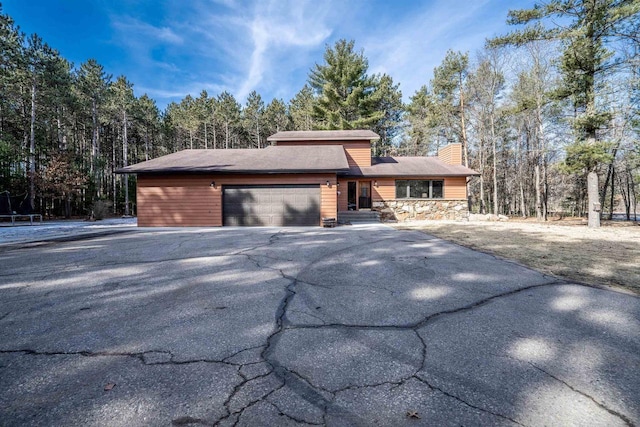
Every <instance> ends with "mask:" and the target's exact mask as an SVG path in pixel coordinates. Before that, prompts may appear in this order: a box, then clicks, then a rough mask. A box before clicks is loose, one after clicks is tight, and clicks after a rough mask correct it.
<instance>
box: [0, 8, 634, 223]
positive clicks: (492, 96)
mask: <svg viewBox="0 0 640 427" xmlns="http://www.w3.org/2000/svg"><path fill="white" fill-rule="evenodd" d="M560 21H561V22H562V27H561V26H559V25H557V24H554V22H560ZM508 22H509V23H510V24H513V25H514V28H515V30H514V31H513V32H511V33H509V34H506V35H503V36H499V37H496V38H494V39H491V40H488V41H487V43H486V46H485V48H484V49H482V50H481V51H480V52H475V53H473V54H470V53H468V52H455V51H449V52H448V53H447V55H446V57H445V58H444V60H443V61H442V63H441V64H440V65H439V66H438V67H436V68H435V70H434V73H433V78H432V79H431V80H430V81H428V82H427V81H426V80H425V85H424V86H423V87H422V88H420V89H419V90H418V91H416V93H414V94H413V95H411V96H410V101H409V102H408V103H407V104H404V103H403V101H402V93H401V92H400V85H399V83H398V82H394V81H393V79H392V78H391V76H388V75H386V74H370V73H369V70H368V68H369V64H368V60H367V58H366V56H365V53H364V51H362V50H358V49H357V48H356V46H355V42H354V41H347V40H339V41H338V42H336V43H335V44H334V45H332V46H327V47H326V50H325V53H324V58H322V61H321V62H319V63H316V64H315V65H313V66H312V67H311V68H310V71H309V77H308V82H307V84H306V85H304V86H303V87H302V88H301V89H300V91H299V92H298V93H297V94H296V95H295V96H294V97H293V98H292V99H291V100H289V101H288V102H287V101H285V100H282V99H273V100H271V101H269V102H267V100H264V99H263V98H262V96H260V94H259V93H257V92H255V91H254V92H252V93H250V94H249V96H248V97H247V99H246V100H238V99H236V98H235V97H234V96H233V95H232V94H231V93H229V92H226V91H225V92H223V93H220V94H209V93H207V92H206V91H204V90H203V91H202V92H201V93H200V94H199V95H198V96H197V97H195V98H194V97H193V96H191V95H186V96H185V97H184V99H182V100H181V101H180V102H179V103H171V104H169V105H168V106H167V108H166V109H165V110H164V111H160V110H159V109H158V107H157V105H156V103H155V101H154V100H153V99H151V98H150V97H149V96H147V95H142V96H140V97H136V96H135V95H134V92H133V83H132V82H130V81H128V80H127V78H126V77H125V76H119V77H117V78H114V77H113V76H112V75H110V74H109V73H108V72H107V71H105V69H104V67H103V66H102V65H100V64H99V63H98V62H97V61H96V60H94V59H88V60H87V61H86V62H84V63H82V64H80V65H75V64H71V63H70V62H69V61H67V60H66V59H65V58H63V57H62V56H61V55H60V53H59V52H57V51H56V50H55V49H54V48H52V47H50V46H49V45H47V43H46V42H45V41H43V40H42V39H41V38H40V37H38V36H37V35H35V34H33V35H25V34H23V33H22V32H21V31H20V29H19V27H18V26H17V25H16V23H14V22H13V20H12V19H11V17H9V16H7V15H4V14H2V11H1V10H0V191H4V190H8V191H10V192H11V194H12V195H16V196H22V197H26V198H27V199H30V201H31V204H32V206H33V207H34V208H35V210H36V211H39V212H41V213H43V214H45V215H47V216H49V217H51V216H65V217H69V216H72V215H80V216H89V215H90V214H91V211H92V208H93V206H94V205H95V204H96V202H100V203H102V204H103V205H104V204H105V203H108V204H109V205H110V206H111V211H112V212H113V213H114V214H115V213H117V214H129V213H130V212H135V185H134V184H135V183H134V182H133V181H134V180H135V178H133V177H130V178H127V177H126V176H121V175H116V174H114V173H113V171H114V170H116V169H118V168H120V167H122V166H126V165H127V164H132V163H136V162H140V161H143V160H148V159H151V158H154V157H158V156H161V155H164V154H168V153H172V152H175V151H178V150H183V149H191V148H200V149H212V150H213V149H227V148H255V149H260V148H264V147H265V146H266V145H267V142H266V138H267V137H268V136H269V135H271V134H273V133H275V132H277V131H281V130H313V129H356V128H357V129H371V130H373V131H374V132H376V133H378V134H379V135H380V136H381V140H380V141H379V142H378V143H377V144H376V145H375V147H374V154H375V155H411V156H424V155H433V154H435V153H436V152H437V150H438V148H439V147H441V146H443V145H446V144H448V143H450V142H459V143H461V144H462V146H463V162H464V164H465V165H466V166H469V167H470V168H473V169H475V170H477V171H478V172H479V173H480V177H478V178H473V179H471V180H470V181H469V183H468V186H469V194H470V200H469V202H470V206H471V209H472V211H473V212H481V213H487V212H490V213H495V214H507V215H519V216H534V217H537V218H538V219H540V220H546V218H547V215H548V214H564V215H585V213H586V212H587V211H588V200H587V186H586V180H587V176H588V174H590V173H591V174H592V175H595V176H597V177H598V178H599V194H600V200H599V201H598V202H599V203H600V204H601V206H602V211H603V215H605V216H606V215H609V214H610V213H611V212H613V210H616V211H622V212H626V214H627V215H628V216H629V217H632V216H633V215H634V213H635V209H636V205H637V202H638V195H639V193H640V142H639V139H640V56H639V55H640V37H639V36H638V34H640V2H638V1H637V0H631V1H626V0H582V1H578V0H557V1H550V2H546V3H544V2H540V3H538V4H537V5H536V6H535V7H533V8H532V9H527V10H517V11H510V12H509V13H508ZM416 54H417V55H419V54H420V53H419V52H417V53H416ZM132 209H133V211H132Z"/></svg>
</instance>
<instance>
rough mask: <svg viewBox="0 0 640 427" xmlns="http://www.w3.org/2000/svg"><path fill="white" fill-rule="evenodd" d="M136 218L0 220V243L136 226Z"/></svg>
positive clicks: (46, 238)
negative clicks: (37, 220) (30, 221)
mask: <svg viewBox="0 0 640 427" xmlns="http://www.w3.org/2000/svg"><path fill="white" fill-rule="evenodd" d="M137 224H138V220H137V219H136V218H109V219H104V220H101V221H83V220H61V221H43V222H42V224H40V223H38V222H34V223H33V225H29V222H27V221H16V225H15V226H12V225H11V222H9V221H7V222H0V245H2V244H5V243H27V242H36V241H42V240H48V239H55V238H59V237H66V236H76V235H79V234H86V233H95V232H99V231H103V230H113V229H121V228H132V227H136V226H137Z"/></svg>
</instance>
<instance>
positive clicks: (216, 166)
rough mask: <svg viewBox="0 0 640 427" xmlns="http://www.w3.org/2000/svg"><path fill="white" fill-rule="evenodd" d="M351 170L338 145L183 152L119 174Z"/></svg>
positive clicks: (150, 161)
mask: <svg viewBox="0 0 640 427" xmlns="http://www.w3.org/2000/svg"><path fill="white" fill-rule="evenodd" d="M347 170H349V164H348V162H347V158H346V156H345V154H344V150H343V148H342V147H341V146H339V145H320V146H313V145H303V146H293V147H278V146H275V147H267V148H264V149H231V150H182V151H179V152H177V153H173V154H168V155H166V156H162V157H158V158H156V159H152V160H149V161H146V162H142V163H138V164H135V165H131V166H127V167H125V168H121V169H118V170H117V171H116V173H179V172H184V173H314V172H315V173H319V172H336V171H347Z"/></svg>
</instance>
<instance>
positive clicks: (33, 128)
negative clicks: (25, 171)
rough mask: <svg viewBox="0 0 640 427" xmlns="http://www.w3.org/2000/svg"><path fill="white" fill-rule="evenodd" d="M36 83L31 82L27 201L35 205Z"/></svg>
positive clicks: (32, 205)
mask: <svg viewBox="0 0 640 427" xmlns="http://www.w3.org/2000/svg"><path fill="white" fill-rule="evenodd" d="M35 178H36V83H35V81H33V83H32V84H31V128H30V133H29V202H30V203H31V207H32V208H35V206H36V184H35V182H36V181H35Z"/></svg>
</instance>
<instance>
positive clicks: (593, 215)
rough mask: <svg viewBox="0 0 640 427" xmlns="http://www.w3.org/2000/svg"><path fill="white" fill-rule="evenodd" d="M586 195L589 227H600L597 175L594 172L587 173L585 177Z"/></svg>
mask: <svg viewBox="0 0 640 427" xmlns="http://www.w3.org/2000/svg"><path fill="white" fill-rule="evenodd" d="M587 193H588V197H589V202H588V204H587V207H588V215H589V227H590V228H597V227H600V210H601V206H600V202H599V197H598V174H597V173H595V172H589V175H587Z"/></svg>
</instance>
